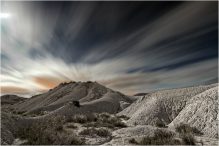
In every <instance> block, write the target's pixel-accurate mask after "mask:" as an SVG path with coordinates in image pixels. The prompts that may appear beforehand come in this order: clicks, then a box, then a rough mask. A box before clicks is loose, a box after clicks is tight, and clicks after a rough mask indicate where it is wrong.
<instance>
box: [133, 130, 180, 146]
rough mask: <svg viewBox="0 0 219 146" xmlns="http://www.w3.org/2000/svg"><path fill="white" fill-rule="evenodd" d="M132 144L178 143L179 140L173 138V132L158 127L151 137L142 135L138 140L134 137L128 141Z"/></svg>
mask: <svg viewBox="0 0 219 146" xmlns="http://www.w3.org/2000/svg"><path fill="white" fill-rule="evenodd" d="M129 142H130V143H132V144H139V145H179V144H181V143H180V141H179V140H177V139H174V134H173V133H171V132H168V131H164V130H160V129H158V130H157V131H155V133H154V136H153V137H144V138H142V140H141V141H140V142H137V141H136V140H135V139H131V140H130V141H129Z"/></svg>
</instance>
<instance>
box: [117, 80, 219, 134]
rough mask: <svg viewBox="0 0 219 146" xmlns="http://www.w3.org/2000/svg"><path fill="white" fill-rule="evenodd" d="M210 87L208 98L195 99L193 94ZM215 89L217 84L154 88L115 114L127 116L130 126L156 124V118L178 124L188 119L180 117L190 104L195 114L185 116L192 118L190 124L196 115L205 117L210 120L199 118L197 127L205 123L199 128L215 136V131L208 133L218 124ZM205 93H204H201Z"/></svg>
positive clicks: (167, 122)
mask: <svg viewBox="0 0 219 146" xmlns="http://www.w3.org/2000/svg"><path fill="white" fill-rule="evenodd" d="M211 88H212V90H213V91H212V92H214V94H213V93H212V94H211V95H209V96H208V98H209V99H208V100H205V97H204V96H202V98H199V100H198V101H197V102H196V99H198V98H197V97H199V96H196V95H198V94H200V93H202V92H204V91H207V90H208V89H211ZM217 88H218V84H212V85H207V86H195V87H188V88H179V89H171V90H161V91H156V92H154V93H150V94H148V95H146V96H145V97H142V98H140V99H138V100H137V101H135V102H134V103H133V104H131V105H130V106H129V107H127V108H126V109H124V110H123V111H122V112H120V113H118V115H126V116H128V117H130V119H129V120H128V122H127V123H128V124H129V125H156V122H157V121H162V122H163V123H165V124H166V125H168V124H170V123H171V122H172V121H175V123H178V124H179V122H183V121H184V122H186V123H188V122H190V120H183V119H184V118H186V116H185V115H184V114H183V113H187V112H189V111H188V109H189V107H194V108H193V109H192V110H194V111H191V112H192V113H194V114H197V115H187V116H188V117H189V116H190V117H191V116H193V117H194V118H193V123H194V122H195V120H196V119H195V118H197V117H198V116H199V117H200V118H197V120H200V119H201V118H205V117H208V118H209V120H202V121H200V123H199V124H196V125H197V128H201V129H203V126H201V125H205V124H206V126H205V127H206V128H205V129H203V130H202V131H203V132H204V134H206V135H207V136H209V137H211V136H213V137H214V136H216V134H210V133H211V131H213V129H214V128H216V127H217V124H216V120H217V119H216V117H217V115H218V111H217V109H216V107H217V106H218V101H217V100H218V95H217V94H216V93H215V90H216V89H217ZM210 91H211V90H210ZM205 94H206V93H203V95H205ZM207 94H208V93H207ZM211 96H213V97H211ZM210 99H211V100H212V101H211V100H210ZM210 101H211V102H210ZM201 103H205V105H204V104H203V105H202V107H201V108H200V111H199V112H198V113H199V114H198V113H195V111H196V108H195V107H196V105H197V104H201ZM189 105H190V106H189ZM188 106H189V107H188ZM185 108H186V109H185ZM210 108H212V109H210ZM205 110H206V111H205ZM181 112H183V113H182V116H180V118H177V119H180V120H177V119H176V120H175V118H176V117H177V116H178V115H181V114H180V113H181ZM206 114H207V115H206ZM184 116H185V117H184ZM210 121H211V122H210ZM202 122H203V123H202ZM196 123H198V122H196ZM212 125H214V126H212ZM207 131H208V132H207ZM214 131H216V130H214Z"/></svg>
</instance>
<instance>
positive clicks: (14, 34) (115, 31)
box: [1, 1, 218, 94]
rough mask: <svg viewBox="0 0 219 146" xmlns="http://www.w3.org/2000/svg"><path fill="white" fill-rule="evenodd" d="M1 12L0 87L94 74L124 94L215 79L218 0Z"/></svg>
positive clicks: (9, 6)
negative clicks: (0, 71)
mask: <svg viewBox="0 0 219 146" xmlns="http://www.w3.org/2000/svg"><path fill="white" fill-rule="evenodd" d="M2 13H3V14H8V15H9V16H10V18H3V17H2V18H1V19H2V24H1V27H2V42H3V43H2V44H3V45H2V48H1V59H2V69H1V70H2V76H3V78H4V80H3V86H4V87H9V88H10V87H12V86H13V87H18V84H17V83H19V85H22V84H25V83H22V82H24V80H25V81H26V82H29V86H28V89H27V90H28V91H33V90H34V91H41V89H42V88H43V87H45V88H46V85H47V83H49V85H50V84H54V85H56V84H57V83H59V82H62V81H66V80H75V81H80V80H82V81H85V80H95V81H99V82H101V83H103V84H104V85H106V86H109V87H110V88H113V89H117V90H120V91H122V92H126V93H127V94H131V93H134V92H144V91H151V90H156V89H158V88H172V87H183V86H190V85H197V84H206V83H215V82H217V80H218V77H217V63H218V61H217V59H218V2H217V1H214V2H198V1H196V2H191V1H189V2H165V1H164V2H157V1H156V2H149V1H144V2H143V1H142V2H71V1H65V2H58V1H56V2H4V3H3V4H2ZM18 62H19V64H17V63H18ZM6 64H7V65H6ZM45 66H46V67H45ZM36 78H37V81H38V78H40V82H36ZM42 79H43V81H42ZM42 82H43V83H42ZM45 82H46V83H45ZM45 84H46V85H45ZM20 88H22V89H26V88H27V87H26V86H25V85H22V87H20ZM48 88H50V86H49V87H48ZM43 89H44V88H43Z"/></svg>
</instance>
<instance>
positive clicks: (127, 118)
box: [118, 115, 130, 120]
mask: <svg viewBox="0 0 219 146" xmlns="http://www.w3.org/2000/svg"><path fill="white" fill-rule="evenodd" d="M118 118H120V119H124V120H129V119H130V118H129V117H127V116H126V115H121V116H118Z"/></svg>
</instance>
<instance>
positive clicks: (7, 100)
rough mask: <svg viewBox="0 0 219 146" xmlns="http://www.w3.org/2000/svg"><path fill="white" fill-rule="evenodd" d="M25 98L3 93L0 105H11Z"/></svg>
mask: <svg viewBox="0 0 219 146" xmlns="http://www.w3.org/2000/svg"><path fill="white" fill-rule="evenodd" d="M26 99H27V98H24V97H20V96H17V95H3V96H1V105H13V104H15V103H19V102H22V101H25V100H26Z"/></svg>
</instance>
